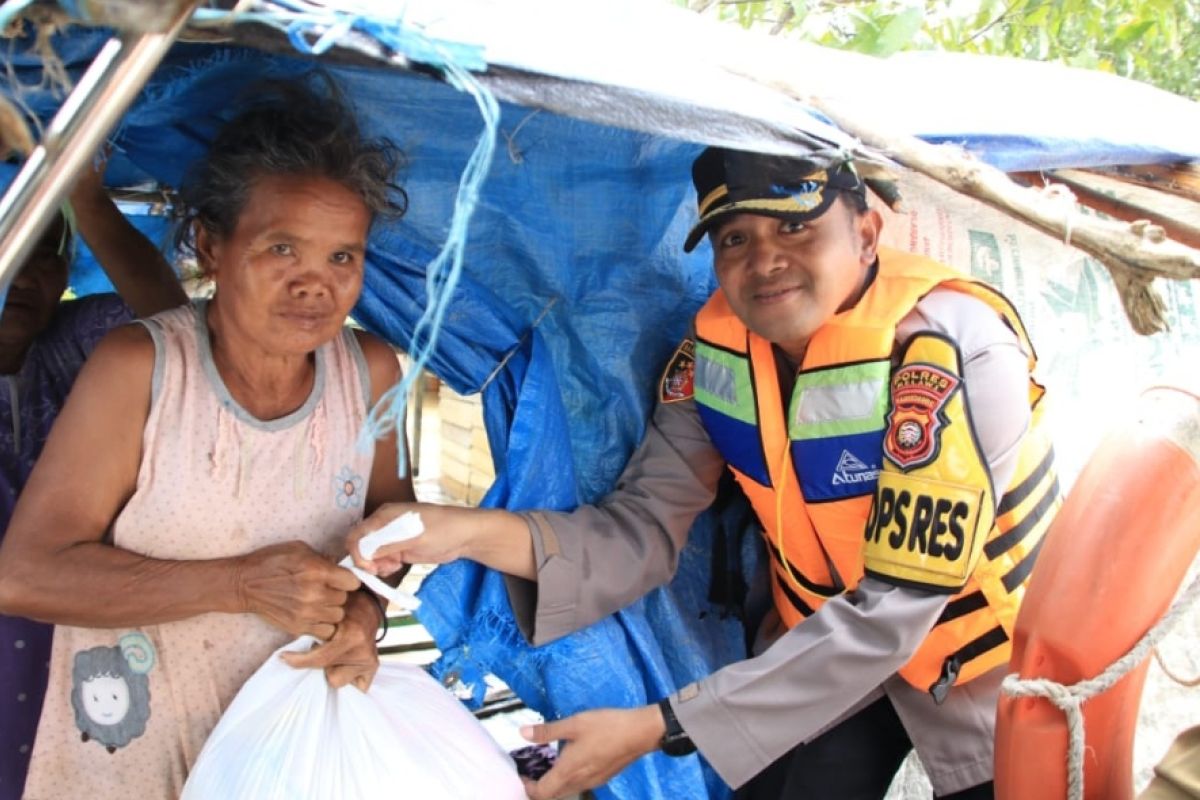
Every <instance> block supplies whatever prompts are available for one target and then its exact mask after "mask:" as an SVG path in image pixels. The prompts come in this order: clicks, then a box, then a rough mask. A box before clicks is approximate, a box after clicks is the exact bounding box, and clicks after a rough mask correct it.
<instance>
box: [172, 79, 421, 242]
mask: <svg viewBox="0 0 1200 800" xmlns="http://www.w3.org/2000/svg"><path fill="white" fill-rule="evenodd" d="M313 76H315V77H316V80H306V81H300V80H297V81H262V82H259V83H256V84H254V85H253V86H251V87H250V90H249V91H248V94H249V95H250V100H249V102H248V103H247V104H246V107H245V108H244V109H243V110H242V111H241V112H240V113H239V114H238V115H237V116H236V117H234V118H233V119H232V120H230V121H229V122H228V123H226V124H225V125H224V127H222V128H221V130H220V132H219V133H218V134H217V137H216V140H215V141H214V142H213V144H212V147H210V148H209V151H208V154H207V155H206V156H205V157H204V158H203V159H201V160H200V161H199V162H198V163H197V164H196V165H194V166H193V167H192V169H191V170H190V171H189V172H188V174H187V176H186V177H185V179H184V182H183V186H181V187H180V191H179V199H180V201H181V202H180V205H181V207H182V210H181V213H180V215H179V219H180V222H179V226H178V228H177V229H176V232H175V242H176V245H177V246H178V247H179V249H180V250H181V251H182V252H184V253H189V254H192V255H194V254H195V247H194V244H195V242H194V234H195V227H196V226H195V223H197V222H198V223H199V224H201V225H203V226H204V228H205V230H207V231H209V232H210V233H212V234H215V235H217V236H219V237H226V236H229V235H230V234H231V233H233V231H234V229H235V228H236V227H237V222H238V218H239V217H240V216H241V214H242V211H243V210H244V209H245V207H246V202H247V199H248V198H249V195H250V192H251V190H252V188H253V186H254V183H255V181H256V180H257V179H258V178H261V177H263V176H265V175H307V176H313V177H320V178H327V179H329V180H332V181H335V182H337V183H340V184H342V185H343V186H345V187H346V188H347V189H349V190H351V191H352V192H354V193H355V194H357V195H358V196H359V197H360V198H362V201H363V204H364V205H366V207H367V210H368V211H370V212H371V216H372V218H373V219H374V218H376V217H384V218H389V219H396V218H399V217H401V216H402V215H403V214H404V212H405V211H406V210H407V208H408V195H407V194H406V193H405V192H404V189H402V188H401V187H400V186H399V185H397V184H396V183H395V178H396V173H397V171H398V169H399V168H400V166H401V165H402V164H403V162H404V155H403V153H402V152H401V151H400V149H399V148H398V147H396V145H395V144H393V143H392V142H391V141H389V140H387V139H382V138H381V139H366V138H364V137H363V135H362V133H361V131H360V130H359V127H358V122H357V121H356V119H355V117H354V112H353V111H352V110H351V109H350V107H349V105H348V104H347V102H346V100H345V98H344V97H343V95H342V92H341V91H340V90H339V89H338V87H337V85H336V84H335V83H334V82H333V79H332V78H330V77H329V76H328V75H326V74H325V73H323V72H315V73H313Z"/></svg>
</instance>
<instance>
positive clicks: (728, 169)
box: [683, 147, 866, 253]
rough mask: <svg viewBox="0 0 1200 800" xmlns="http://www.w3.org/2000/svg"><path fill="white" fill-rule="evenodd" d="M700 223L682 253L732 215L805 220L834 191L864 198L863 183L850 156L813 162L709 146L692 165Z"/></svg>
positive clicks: (825, 204) (824, 204)
mask: <svg viewBox="0 0 1200 800" xmlns="http://www.w3.org/2000/svg"><path fill="white" fill-rule="evenodd" d="M692 182H693V183H694V184H695V185H696V198H697V202H698V204H699V212H700V221H699V222H697V223H696V225H695V227H693V228H692V230H691V232H690V233H689V234H688V237H687V241H685V242H684V245H683V249H684V251H685V252H688V253H690V252H692V250H693V249H694V248H695V247H696V245H697V244H699V242H700V239H701V238H703V236H704V234H705V233H707V232H708V231H709V230H711V229H712V228H713V227H715V226H716V225H718V224H720V222H721V221H722V220H724V219H725V218H727V217H731V216H733V215H734V214H761V215H764V216H769V217H779V218H780V219H787V220H791V221H793V222H807V221H808V220H810V219H815V218H816V217H819V216H821V215H822V214H824V213H825V211H826V210H828V208H829V207H830V206H831V205H833V201H834V199H836V197H837V193H838V192H847V193H850V194H857V195H859V196H861V197H864V198H865V197H866V185H865V184H864V183H863V181H862V179H861V178H859V176H858V173H857V172H856V171H855V169H854V165H853V164H852V163H851V162H850V161H849V159H843V160H840V161H837V162H834V163H832V164H828V165H824V166H823V165H822V164H821V163H819V162H818V161H816V160H809V159H803V158H788V157H786V156H769V155H763V154H761V153H747V152H743V151H741V150H726V149H724V148H720V147H710V148H708V149H707V150H705V151H704V152H703V153H701V154H700V156H699V158H697V159H696V161H695V162H694V163H693V164H692Z"/></svg>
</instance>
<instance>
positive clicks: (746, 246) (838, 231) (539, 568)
mask: <svg viewBox="0 0 1200 800" xmlns="http://www.w3.org/2000/svg"><path fill="white" fill-rule="evenodd" d="M692 177H693V181H694V183H695V187H696V196H697V200H698V205H699V222H698V223H697V225H696V226H695V227H694V228H693V230H692V232H691V234H690V235H689V237H688V239H687V242H686V244H685V249H686V250H691V249H692V248H693V247H695V245H696V244H697V243H698V242H699V241H700V240H701V239H702V238H703V237H704V236H705V235H706V234H707V235H708V237H709V239H710V241H711V243H712V248H713V259H714V268H715V272H716V277H717V282H718V284H719V287H720V288H719V289H718V290H717V291H716V292H715V293H714V294H713V296H712V297H711V298H710V299H709V301H708V302H707V303H706V304H705V306H704V307H703V308H702V309H701V310H700V312H699V313H698V314H697V315H696V317H695V320H694V323H693V330H692V333H691V335H689V336H688V337H687V338H686V339H685V340H684V341H683V342H682V343H681V344H680V346H679V348H678V349H677V350H676V352H675V355H674V357H673V358H672V360H671V363H670V364H668V366H667V369H666V370H665V372H664V374H663V382H662V386H661V391H660V396H659V402H658V405H657V407H656V408H655V411H654V416H653V418H652V420H651V421H650V424H649V426H648V428H647V431H646V435H645V438H644V439H643V441H642V443H641V445H640V446H639V448H638V449H637V450H636V451H635V453H634V454H633V456H632V458H631V460H630V462H629V464H628V465H627V466H626V469H625V471H624V473H623V474H622V476H621V478H620V479H619V481H618V484H617V487H616V489H615V490H614V491H613V492H612V493H610V494H609V495H608V496H607V497H605V498H604V499H603V500H601V501H600V502H598V503H597V504H595V505H594V506H584V507H581V508H579V509H577V510H575V511H574V512H571V513H557V512H550V511H530V512H521V513H519V514H517V513H512V512H508V511H503V510H491V509H486V510H479V509H456V508H442V507H438V506H431V505H416V506H413V505H397V506H386V507H384V508H382V509H380V511H378V512H376V514H374V515H373V516H372V517H371V518H370V519H368V520H366V521H364V522H363V524H361V525H359V526H358V527H357V528H356V529H355V530H354V531H352V532H351V534H350V536H349V540H348V543H347V546H348V548H349V549H350V550H351V552H353V553H357V548H356V544H357V541H358V540H359V539H360V538H361V537H362V536H363V535H365V534H366V533H367V532H369V531H370V530H373V529H374V528H376V527H378V526H380V525H382V524H384V523H386V522H387V521H389V520H390V519H392V518H394V517H395V516H396V515H398V514H401V513H404V512H406V511H409V510H417V511H419V512H420V514H421V517H422V519H423V521H424V524H425V533H424V534H423V535H421V536H419V537H416V538H414V539H411V540H409V541H407V542H402V543H399V544H395V545H390V546H388V547H384V548H382V549H381V550H379V551H378V552H377V553H376V555H375V558H374V559H373V560H372V561H367V560H365V559H362V558H361V556H358V555H356V561H357V562H358V563H359V564H360V566H362V567H364V568H365V569H369V570H375V571H377V572H378V573H380V574H388V573H390V572H391V571H393V570H394V569H396V568H398V567H399V566H401V565H402V564H404V563H409V562H432V563H441V562H445V561H449V560H452V559H455V558H459V557H466V558H471V559H474V560H476V561H478V562H480V563H482V564H485V565H487V566H489V567H492V568H494V569H497V570H500V571H502V572H505V573H508V574H509V575H511V576H514V578H513V579H512V580H510V581H509V592H510V599H511V601H512V606H513V610H514V614H515V615H516V617H517V621H518V623H519V624H520V625H521V626H522V629H523V630H524V631H525V632H526V635H527V636H528V637H529V638H530V639H531V640H532V641H533V643H534V644H540V643H542V642H546V641H550V640H552V639H554V638H556V637H558V636H562V635H564V634H566V633H569V632H571V631H574V630H578V629H580V628H582V627H584V626H586V625H589V624H591V623H592V622H594V621H596V620H598V619H600V618H602V617H604V616H605V615H607V614H610V613H612V612H613V611H616V610H618V609H620V608H622V607H623V606H625V605H626V604H628V603H630V602H631V601H633V600H635V599H637V598H638V597H640V596H641V595H642V594H644V593H645V592H646V591H648V590H650V589H652V588H654V587H655V586H658V585H661V584H663V583H665V582H666V581H668V580H669V579H670V577H671V575H672V573H673V571H674V569H675V566H676V563H677V560H678V556H679V552H680V550H681V549H682V548H683V547H684V545H685V543H686V539H687V532H688V530H689V528H690V527H691V524H692V522H693V520H694V519H695V517H696V515H697V514H699V513H700V512H701V511H703V510H704V509H705V508H706V507H707V506H708V505H709V504H710V503H711V502H712V500H713V498H714V495H715V491H716V488H717V485H718V481H719V479H720V477H721V474H722V472H723V470H725V469H729V470H730V471H731V472H732V473H733V476H734V477H735V478H736V480H737V482H738V483H739V485H740V486H741V488H742V490H743V491H744V492H745V494H746V496H747V498H748V499H749V501H750V503H751V505H752V507H753V508H754V511H755V513H756V515H757V516H758V519H759V522H760V523H761V524H762V527H763V529H764V536H765V539H766V550H767V553H768V558H769V562H770V563H769V570H768V573H769V577H768V578H766V580H768V581H769V584H770V585H769V587H764V588H769V590H770V592H771V594H772V596H773V599H774V604H773V606H774V607H773V610H772V613H771V614H769V615H768V618H767V619H766V620H765V621H764V623H763V624H762V626H760V628H759V630H758V639H757V642H756V644H755V645H754V647H753V652H752V654H751V657H749V658H747V659H745V660H743V661H740V662H737V663H733V664H730V665H728V666H726V667H724V668H722V669H720V670H718V671H717V672H715V673H713V674H712V675H710V676H708V677H707V678H705V679H703V680H701V681H699V682H697V683H694V684H691V685H689V686H686V687H684V688H682V689H681V690H680V691H678V692H677V693H676V694H674V695H673V696H671V697H669V698H663V699H662V701H661V702H659V703H656V704H654V705H649V706H645V707H642V708H636V709H602V710H596V711H588V712H584V713H581V714H577V715H575V716H572V717H569V718H567V719H564V720H558V721H550V722H547V723H546V724H543V725H538V726H532V728H531V729H530V730H529V731H528V738H530V739H531V740H532V741H535V742H550V741H560V740H561V741H563V742H564V743H565V746H564V748H563V750H562V752H561V755H560V756H559V759H558V761H557V763H556V765H555V766H554V768H552V769H551V770H550V771H549V772H548V773H546V775H545V776H544V777H542V778H541V779H540V780H539V781H538V782H536V783H530V784H529V785H528V787H527V789H528V791H529V794H530V797H532V798H535V799H537V798H551V797H562V796H564V795H569V794H571V793H574V792H578V791H580V790H582V789H584V788H586V787H592V786H597V785H599V784H602V783H604V782H605V781H607V780H608V779H609V778H610V777H611V776H612V775H614V774H616V773H617V772H618V771H620V770H621V769H622V768H624V767H625V766H626V765H627V764H629V763H630V762H631V761H632V760H633V759H635V758H637V757H639V756H641V755H643V754H646V753H649V752H651V751H654V750H658V749H661V750H662V751H663V752H665V753H666V754H668V755H671V756H686V755H689V754H691V753H693V752H695V751H697V750H698V751H699V753H700V754H701V755H702V756H703V757H704V758H705V759H707V760H708V762H709V763H710V764H711V765H712V766H713V767H714V768H715V770H716V771H717V773H718V774H719V775H720V776H721V777H722V778H723V779H724V780H725V781H726V782H728V783H729V784H730V785H731V786H733V787H735V788H736V789H737V790H738V797H739V798H753V799H754V800H760V799H765V798H797V797H813V798H839V800H850V799H851V798H864V799H867V798H880V797H883V795H884V794H885V793H886V791H887V789H888V786H889V784H890V783H891V780H892V778H893V776H894V775H895V773H896V771H897V769H898V768H899V766H900V764H901V762H902V761H903V760H904V758H905V756H906V755H907V753H908V752H909V751H910V750H912V749H913V748H914V747H915V748H916V751H917V754H918V755H919V756H920V758H921V761H922V763H923V764H924V766H925V769H926V771H927V772H928V774H929V776H930V779H931V781H932V783H933V787H934V792H935V793H936V795H937V796H938V797H939V798H956V800H966V799H967V798H987V797H991V796H992V770H993V765H992V753H993V738H994V725H995V708H996V700H997V694H998V691H999V687H1000V682H1001V680H1002V678H1003V675H1004V671H1005V668H1006V666H1007V663H1008V659H1009V654H1010V651H1011V642H1010V636H1011V632H1012V629H1013V623H1014V621H1015V618H1016V613H1017V609H1018V607H1019V605H1020V598H1021V597H1022V594H1023V590H1024V586H1025V584H1026V582H1027V581H1028V579H1029V575H1030V572H1031V570H1032V569H1033V565H1034V563H1035V561H1036V558H1037V553H1038V545H1039V543H1040V541H1041V538H1042V536H1043V534H1044V532H1045V531H1046V529H1047V528H1048V526H1049V524H1050V520H1051V519H1052V517H1053V516H1054V511H1055V509H1056V508H1057V507H1058V505H1059V489H1058V482H1057V479H1056V478H1055V475H1054V468H1053V465H1054V462H1053V455H1052V452H1051V449H1050V442H1049V439H1048V437H1047V436H1046V435H1045V431H1044V426H1043V425H1042V424H1041V422H1040V418H1041V415H1042V408H1043V405H1042V403H1041V400H1042V396H1043V390H1042V388H1041V387H1040V386H1038V385H1037V384H1036V383H1035V382H1034V381H1033V379H1032V377H1031V373H1032V370H1033V368H1034V366H1035V357H1034V353H1033V348H1032V345H1031V344H1030V342H1029V339H1028V337H1027V335H1026V334H1025V331H1024V328H1023V326H1022V324H1021V321H1020V319H1019V318H1018V316H1017V313H1016V311H1015V310H1014V309H1013V307H1012V305H1011V304H1010V303H1009V302H1008V300H1006V299H1005V298H1004V297H1003V296H1001V295H1000V294H999V293H998V292H996V291H995V290H994V289H992V288H990V287H988V286H985V285H983V284H981V283H978V282H976V281H973V280H971V279H970V278H968V277H967V276H965V275H964V274H963V273H961V272H958V271H955V270H953V269H950V268H949V267H946V266H943V265H941V264H938V263H936V262H934V261H932V260H930V259H927V258H924V257H921V256H916V255H909V254H905V253H900V252H896V251H891V250H888V249H886V248H884V247H881V246H880V245H879V236H880V231H881V229H882V224H883V223H882V218H881V217H880V215H879V213H878V212H877V211H875V210H874V209H871V208H870V207H869V206H868V203H867V198H866V189H865V186H864V182H863V181H862V180H861V179H860V177H859V175H858V174H857V172H856V170H855V168H854V166H853V164H852V162H850V161H841V162H832V163H821V164H818V163H815V162H813V161H811V160H807V159H789V158H781V157H775V156H765V155H759V154H755V153H743V152H737V151H731V150H723V149H715V148H714V149H709V150H706V151H705V152H704V153H703V154H702V155H701V156H700V157H699V158H698V159H697V160H696V162H695V164H694V166H693V175H692ZM693 366H694V370H693ZM680 376H683V377H682V379H681V378H680ZM689 379H690V380H689Z"/></svg>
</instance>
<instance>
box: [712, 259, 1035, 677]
mask: <svg viewBox="0 0 1200 800" xmlns="http://www.w3.org/2000/svg"><path fill="white" fill-rule="evenodd" d="M879 258H880V263H879V271H878V274H877V276H876V278H875V280H874V281H873V282H872V284H871V286H870V287H869V288H868V290H867V292H866V293H865V294H864V295H863V297H862V298H861V299H860V301H859V302H858V303H857V304H856V305H855V307H854V308H852V309H849V310H847V311H845V312H842V313H840V314H838V315H836V316H835V317H834V318H833V319H831V320H830V321H829V322H827V323H826V324H825V325H824V326H823V327H822V328H821V329H820V330H819V331H818V332H817V333H816V334H815V335H814V336H813V338H812V340H811V341H810V342H809V347H808V350H807V352H806V355H805V359H804V363H803V364H802V365H801V369H800V371H799V373H798V374H797V378H796V385H795V388H794V389H793V392H792V396H791V398H790V402H789V403H788V405H787V408H786V412H785V407H784V403H783V399H782V397H781V394H780V387H779V380H778V373H777V371H776V366H775V360H774V354H773V352H772V349H771V345H770V343H768V342H766V341H765V340H763V339H761V338H760V337H758V336H756V335H754V334H752V333H750V332H749V331H747V329H746V328H745V326H744V325H743V324H742V323H741V321H740V320H738V319H737V317H736V315H734V313H733V311H732V309H731V308H730V307H729V305H728V302H727V301H726V300H725V298H724V296H723V295H722V293H721V292H720V291H718V292H716V293H715V294H714V295H713V297H712V298H710V300H709V302H708V303H707V304H706V305H705V306H704V308H703V309H701V311H700V313H699V314H698V315H697V317H696V395H695V399H696V403H697V407H698V409H699V412H700V416H701V419H702V421H703V423H704V425H705V428H706V430H707V431H708V432H709V435H710V436H711V438H712V440H713V442H714V444H715V445H716V447H717V448H718V449H719V450H720V452H721V453H722V455H723V456H724V457H725V459H726V461H727V463H728V464H729V466H730V469H731V470H732V472H733V474H734V476H735V478H736V479H737V480H738V483H739V484H740V485H741V486H742V488H743V490H744V491H745V493H746V495H747V497H748V498H749V499H750V502H751V504H752V505H753V506H754V509H755V512H756V513H757V515H758V517H759V520H760V521H761V522H762V524H763V528H764V536H765V538H766V539H767V542H768V545H769V547H768V550H769V552H770V554H771V561H772V570H771V575H772V583H773V592H774V598H775V604H776V607H777V609H778V610H779V613H780V616H781V618H782V619H783V620H784V622H785V623H786V624H787V625H788V626H789V627H790V626H792V625H795V624H798V623H799V622H801V621H802V620H803V619H804V618H805V617H807V616H809V615H810V614H812V613H813V612H814V611H816V610H817V609H819V608H820V607H821V605H822V604H823V603H824V602H825V600H826V599H828V598H829V597H832V596H836V595H837V594H839V593H841V592H843V591H846V590H849V589H853V588H854V587H855V586H857V584H858V582H859V581H860V580H861V578H862V575H863V561H862V547H863V532H864V529H865V526H866V522H867V517H868V515H869V512H870V507H871V502H872V498H873V493H874V491H875V487H876V483H877V478H878V474H879V473H878V471H879V469H880V467H881V461H882V438H883V434H884V429H885V424H886V423H885V419H884V418H885V416H886V413H887V407H888V401H889V393H888V392H889V387H888V382H889V378H890V375H891V369H892V365H891V358H892V350H893V346H894V343H895V328H896V325H897V324H898V323H899V321H900V320H901V319H903V318H904V317H905V316H906V315H907V314H908V313H909V312H910V311H911V310H912V308H913V307H914V306H915V305H916V303H917V302H918V301H919V300H920V299H921V298H922V297H924V296H925V295H926V294H928V293H929V292H930V291H931V290H933V289H934V288H936V287H938V286H942V287H944V288H949V289H953V290H956V291H961V292H964V293H966V294H970V295H972V296H974V297H976V298H978V299H980V300H982V301H983V302H985V303H987V304H988V305H989V306H990V307H992V308H993V309H994V310H995V311H996V312H997V313H998V314H999V315H1001V316H1002V317H1003V318H1004V319H1005V320H1006V322H1007V323H1008V324H1009V326H1010V327H1011V328H1012V329H1013V330H1014V332H1016V334H1017V337H1018V339H1019V340H1020V342H1021V345H1022V347H1023V348H1024V350H1025V352H1026V353H1027V355H1028V356H1029V362H1030V369H1031V371H1032V368H1033V366H1034V364H1035V356H1034V353H1033V348H1032V345H1031V344H1030V342H1029V338H1028V335H1027V334H1026V332H1025V329H1024V326H1023V324H1022V323H1021V320H1020V318H1019V317H1018V315H1017V314H1016V312H1015V310H1013V308H1012V306H1011V305H1010V304H1009V303H1008V301H1007V300H1006V299H1005V298H1004V297H1003V296H1002V295H1000V294H999V293H998V292H996V291H995V290H993V289H991V288H990V287H987V286H984V285H982V284H978V283H975V282H974V281H972V280H970V279H969V278H967V277H965V276H964V275H962V274H961V273H958V272H955V271H953V270H950V269H949V268H947V267H945V266H943V265H940V264H937V263H936V262H933V261H930V260H928V259H925V258H923V257H920V256H913V255H909V254H904V253H897V252H895V251H889V250H886V249H883V248H881V249H880V255H879ZM1042 395H1043V389H1042V388H1041V387H1040V386H1039V385H1037V384H1036V383H1035V382H1033V381H1032V380H1031V381H1030V391H1029V398H1030V405H1031V407H1032V408H1033V424H1032V426H1031V431H1030V433H1028V434H1027V436H1026V439H1025V441H1024V443H1023V444H1022V451H1021V454H1020V456H1019V458H1018V465H1017V469H1016V472H1015V474H1014V478H1013V480H1012V481H1011V483H1010V485H1009V487H1006V488H1007V491H1006V492H1004V493H1003V496H1002V498H1001V500H1000V502H999V504H998V508H997V512H996V522H995V524H994V526H993V527H992V529H991V531H990V532H989V534H988V536H987V539H986V540H985V548H984V555H983V557H982V558H980V560H979V564H978V566H977V567H976V570H975V572H974V574H973V575H972V577H971V578H970V580H969V581H968V583H967V585H966V587H965V588H964V589H963V591H962V592H960V593H959V594H957V595H955V596H954V597H952V598H951V599H950V601H949V603H948V604H947V606H946V609H945V611H944V612H943V614H942V616H941V618H940V619H939V620H938V624H937V625H936V626H935V627H934V629H933V630H932V631H931V632H930V634H929V636H928V637H927V638H926V640H925V642H924V643H923V644H922V646H921V648H920V649H919V650H918V652H917V653H916V655H915V656H914V657H913V659H912V660H911V661H910V662H909V663H908V664H907V665H905V667H904V668H903V669H902V670H901V674H902V675H903V676H904V677H905V678H906V679H907V680H908V681H909V682H910V683H911V684H912V685H914V686H916V687H919V688H921V689H930V688H931V687H932V686H933V685H936V684H938V683H939V682H940V683H941V684H942V685H943V686H948V685H950V684H953V683H960V682H962V681H966V680H970V679H971V678H973V677H975V676H976V675H979V674H981V673H982V672H985V671H987V670H988V669H990V668H992V667H994V666H997V665H999V664H1000V663H1003V662H1004V661H1005V660H1006V659H1007V657H1008V653H1009V651H1010V644H1009V640H1008V635H1009V632H1010V631H1011V630H1012V625H1013V622H1014V621H1015V618H1016V611H1017V608H1018V607H1019V604H1020V599H1021V596H1022V595H1023V593H1024V585H1025V584H1026V582H1027V581H1028V578H1029V572H1030V570H1031V569H1032V566H1033V564H1034V562H1035V561H1036V558H1037V551H1038V548H1039V546H1040V543H1041V538H1042V535H1043V534H1044V533H1045V530H1046V528H1047V527H1048V526H1049V522H1050V519H1051V518H1052V517H1053V513H1054V511H1055V510H1056V508H1057V506H1058V503H1059V489H1058V485H1057V480H1056V479H1055V478H1054V475H1053V473H1054V470H1053V455H1052V453H1051V450H1050V444H1049V440H1048V439H1047V438H1046V437H1045V435H1044V433H1043V431H1042V429H1041V417H1042V413H1041V411H1042V409H1041V404H1040V402H1039V401H1040V400H1041V398H1042Z"/></svg>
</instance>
